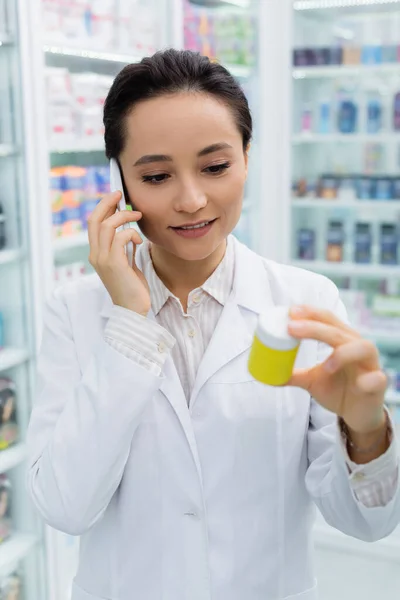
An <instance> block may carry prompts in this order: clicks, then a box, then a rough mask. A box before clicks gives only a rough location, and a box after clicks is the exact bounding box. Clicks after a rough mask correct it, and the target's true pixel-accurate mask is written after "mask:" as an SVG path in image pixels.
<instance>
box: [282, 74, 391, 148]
mask: <svg viewBox="0 0 400 600" xmlns="http://www.w3.org/2000/svg"><path fill="white" fill-rule="evenodd" d="M399 70H400V65H399ZM292 143H293V144H294V145H300V144H364V143H372V144H396V143H399V144H400V132H399V133H379V134H368V133H349V134H344V133H327V134H324V133H300V134H295V135H294V136H293V138H292Z"/></svg>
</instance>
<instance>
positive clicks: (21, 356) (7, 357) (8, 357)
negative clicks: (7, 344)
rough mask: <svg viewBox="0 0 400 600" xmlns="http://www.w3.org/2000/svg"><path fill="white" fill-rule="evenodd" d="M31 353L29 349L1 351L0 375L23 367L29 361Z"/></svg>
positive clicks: (5, 349) (6, 349)
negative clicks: (20, 366) (8, 370)
mask: <svg viewBox="0 0 400 600" xmlns="http://www.w3.org/2000/svg"><path fill="white" fill-rule="evenodd" d="M29 357H30V353H29V352H28V350H27V349H21V348H3V349H2V350H0V373H1V372H2V371H6V370H7V369H12V368H14V367H18V366H19V365H22V364H23V363H24V362H26V361H27V360H29Z"/></svg>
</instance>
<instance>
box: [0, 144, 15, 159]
mask: <svg viewBox="0 0 400 600" xmlns="http://www.w3.org/2000/svg"><path fill="white" fill-rule="evenodd" d="M16 154H18V149H17V147H16V146H13V145H12V144H0V158H5V157H7V156H15V155H16Z"/></svg>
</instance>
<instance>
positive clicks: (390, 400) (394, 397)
mask: <svg viewBox="0 0 400 600" xmlns="http://www.w3.org/2000/svg"><path fill="white" fill-rule="evenodd" d="M385 402H386V404H396V405H399V406H400V392H395V391H393V390H388V391H387V392H386V394H385Z"/></svg>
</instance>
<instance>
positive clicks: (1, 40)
mask: <svg viewBox="0 0 400 600" xmlns="http://www.w3.org/2000/svg"><path fill="white" fill-rule="evenodd" d="M12 43H13V40H12V38H11V37H10V36H9V35H8V34H7V33H1V32H0V47H1V46H10V45H11V44H12Z"/></svg>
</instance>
